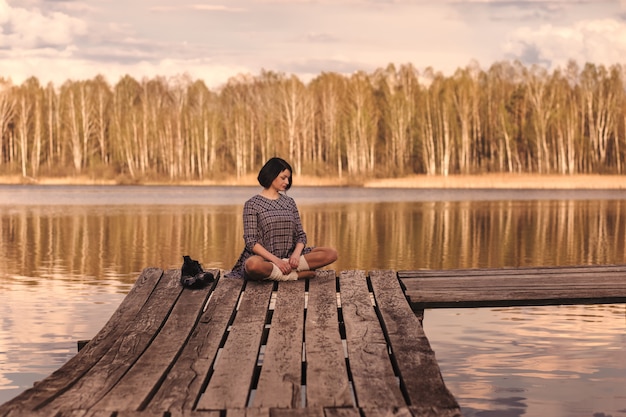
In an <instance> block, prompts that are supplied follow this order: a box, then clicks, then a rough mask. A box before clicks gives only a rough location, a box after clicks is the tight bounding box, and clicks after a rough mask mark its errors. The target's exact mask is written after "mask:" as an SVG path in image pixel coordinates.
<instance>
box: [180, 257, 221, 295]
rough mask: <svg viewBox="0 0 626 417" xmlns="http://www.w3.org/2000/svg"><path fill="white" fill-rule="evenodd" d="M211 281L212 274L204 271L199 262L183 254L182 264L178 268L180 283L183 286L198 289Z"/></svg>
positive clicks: (213, 279)
mask: <svg viewBox="0 0 626 417" xmlns="http://www.w3.org/2000/svg"><path fill="white" fill-rule="evenodd" d="M213 281H215V277H214V276H213V274H212V273H211V272H205V271H204V270H203V269H202V265H200V262H198V261H196V260H194V259H191V257H189V256H187V255H185V256H183V266H182V267H181V268H180V283H181V284H182V285H183V287H185V288H193V289H199V288H204V287H205V286H207V285H208V284H210V283H211V282H213Z"/></svg>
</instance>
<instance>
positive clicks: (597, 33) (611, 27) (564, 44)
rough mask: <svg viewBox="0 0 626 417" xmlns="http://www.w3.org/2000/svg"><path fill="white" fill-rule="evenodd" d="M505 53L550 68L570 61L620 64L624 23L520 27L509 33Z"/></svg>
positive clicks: (624, 42)
mask: <svg viewBox="0 0 626 417" xmlns="http://www.w3.org/2000/svg"><path fill="white" fill-rule="evenodd" d="M504 50H505V52H507V53H508V54H510V55H511V56H512V57H515V58H520V59H522V61H529V60H532V59H533V57H534V59H535V60H536V61H537V62H538V63H545V64H548V65H550V66H552V67H555V66H564V65H565V64H566V63H567V62H568V61H569V60H574V61H576V62H578V63H580V64H584V63H587V62H591V63H595V64H604V65H613V64H621V63H624V62H625V59H624V57H626V22H622V21H618V20H615V19H598V20H584V21H580V22H577V23H575V24H573V25H572V26H569V27H566V26H553V25H542V26H540V27H539V28H537V29H532V28H529V27H522V28H519V29H517V30H515V31H514V32H513V33H512V34H511V36H510V39H509V40H508V41H507V42H506V43H505V44H504ZM530 55H532V56H530Z"/></svg>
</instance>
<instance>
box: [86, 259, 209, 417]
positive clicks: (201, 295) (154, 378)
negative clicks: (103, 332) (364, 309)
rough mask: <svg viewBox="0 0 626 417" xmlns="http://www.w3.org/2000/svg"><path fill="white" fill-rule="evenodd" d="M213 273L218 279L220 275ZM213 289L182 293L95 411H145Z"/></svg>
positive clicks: (177, 272) (177, 273)
mask: <svg viewBox="0 0 626 417" xmlns="http://www.w3.org/2000/svg"><path fill="white" fill-rule="evenodd" d="M211 272H212V273H213V275H214V276H215V277H218V278H219V271H217V270H213V271H211ZM171 275H172V277H173V279H175V280H176V281H179V280H180V270H175V271H171ZM211 289H212V286H208V287H206V288H203V289H194V290H190V289H185V290H183V291H182V293H181V294H180V296H179V297H178V299H177V300H176V301H175V304H174V306H173V307H172V309H171V312H170V314H169V316H168V317H167V320H166V321H165V323H164V324H163V326H162V327H161V328H160V329H159V330H158V333H157V334H156V337H154V339H153V340H152V341H151V343H150V345H149V346H148V347H147V349H146V350H145V351H144V352H143V353H142V354H141V356H140V357H139V358H138V359H137V361H136V362H135V363H134V364H133V365H132V367H131V368H130V369H129V370H128V371H127V372H126V374H125V375H124V378H123V379H121V380H120V381H119V382H118V383H117V384H116V385H115V386H114V387H113V388H112V389H111V390H110V391H109V392H108V393H107V394H106V395H105V396H104V397H103V398H102V399H101V400H100V401H98V403H96V404H95V405H94V408H96V409H100V410H111V411H115V410H141V409H143V408H145V406H146V405H147V404H148V401H149V400H150V398H151V397H152V395H154V393H155V392H156V390H157V389H158V387H159V385H160V383H161V381H163V379H164V378H165V377H166V375H167V372H168V371H169V369H170V368H171V366H172V364H173V363H174V361H175V359H176V357H177V356H178V355H179V352H180V351H181V350H182V348H183V346H184V345H185V341H186V340H187V339H188V338H189V335H190V334H191V332H192V330H193V328H194V327H195V325H196V323H197V322H198V319H199V317H200V314H201V313H202V309H203V307H204V305H205V303H206V300H207V298H208V297H209V294H210V292H211Z"/></svg>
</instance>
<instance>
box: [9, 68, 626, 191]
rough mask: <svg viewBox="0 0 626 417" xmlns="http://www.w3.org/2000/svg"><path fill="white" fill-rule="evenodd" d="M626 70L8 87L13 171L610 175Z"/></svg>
mask: <svg viewBox="0 0 626 417" xmlns="http://www.w3.org/2000/svg"><path fill="white" fill-rule="evenodd" d="M625 79H626V66H619V65H618V66H612V67H610V68H606V67H604V66H599V65H594V64H586V65H585V66H584V67H583V68H580V67H579V66H578V65H577V64H575V63H573V62H571V63H569V64H568V65H567V67H566V68H559V69H556V70H554V71H552V72H549V71H548V70H546V69H544V68H542V67H539V66H531V67H525V66H524V65H522V64H520V63H519V62H498V63H495V64H494V65H492V66H491V67H490V68H489V69H488V70H486V71H485V70H482V69H480V68H479V67H478V66H476V65H470V66H467V67H465V68H462V69H458V70H457V71H456V72H455V73H454V74H453V75H452V76H449V77H448V76H444V75H442V74H441V73H439V72H435V71H433V70H432V69H427V70H425V71H422V72H420V71H418V70H416V69H415V68H414V67H413V66H412V65H402V66H400V67H396V66H394V65H389V66H387V67H386V68H384V69H378V70H376V71H374V72H373V73H365V72H355V73H353V74H351V75H341V74H337V73H333V72H328V73H326V72H324V73H321V74H320V75H318V76H317V77H315V78H314V79H312V80H311V81H310V82H308V83H304V82H303V81H301V80H300V79H298V78H297V77H296V76H294V75H286V74H282V73H276V72H271V71H263V72H261V73H260V74H258V75H256V76H254V75H238V76H236V77H233V78H231V79H230V80H229V81H228V82H227V83H226V84H224V85H223V86H222V87H220V88H219V89H216V90H212V89H210V88H208V87H207V86H206V85H205V83H204V82H203V81H202V80H192V79H191V78H190V77H188V76H180V77H176V78H165V77H156V78H153V79H142V80H136V79H133V78H132V77H130V76H128V75H127V76H124V77H122V78H120V79H119V81H118V82H117V83H116V84H114V85H110V84H109V83H108V82H107V81H106V79H105V77H104V76H102V75H99V76H96V77H95V78H93V79H90V80H84V81H72V80H68V81H66V82H65V83H64V84H63V85H61V86H55V85H53V84H51V83H50V84H48V85H46V86H42V85H41V84H40V82H39V81H38V80H37V79H36V78H30V79H28V80H26V81H25V82H24V83H22V84H21V85H13V84H12V83H11V82H10V81H8V80H5V79H3V78H0V175H22V176H23V177H25V178H38V177H41V176H63V177H68V176H69V177H72V176H88V177H92V178H102V179H117V180H120V181H136V182H141V181H145V180H166V181H181V180H202V179H209V180H210V179H220V178H222V177H224V176H229V177H240V176H242V175H246V174H249V173H256V172H257V171H258V169H259V168H260V166H261V165H262V163H263V162H264V161H265V160H266V159H268V158H269V157H271V156H274V155H279V156H281V157H283V158H285V159H287V160H289V161H290V162H291V163H292V166H293V167H294V171H295V172H294V174H307V175H316V176H334V177H340V178H348V179H350V178H354V179H358V178H367V177H369V178H375V177H396V176H403V175H408V174H426V175H451V174H477V173H540V174H541V173H560V174H577V173H601V174H605V173H606V174H609V173H610V174H622V173H624V170H625V166H626V89H625V87H626V84H625Z"/></svg>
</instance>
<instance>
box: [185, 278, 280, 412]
mask: <svg viewBox="0 0 626 417" xmlns="http://www.w3.org/2000/svg"><path fill="white" fill-rule="evenodd" d="M272 287H273V282H269V281H264V282H254V281H248V282H247V283H246V287H245V290H244V292H243V294H242V297H241V303H240V305H239V310H238V312H237V314H236V316H235V320H234V322H233V324H232V326H231V330H230V332H229V335H228V337H227V339H226V344H225V345H224V347H223V349H222V352H221V354H220V355H219V357H218V359H217V362H216V365H215V366H214V369H213V374H212V375H211V378H210V380H209V384H208V386H207V388H206V390H205V392H204V394H203V395H202V397H200V400H199V402H198V405H197V407H196V409H198V410H221V409H228V408H244V407H246V405H247V404H246V403H247V400H248V395H249V391H250V384H251V381H252V376H253V373H254V369H255V366H256V362H257V357H258V352H259V347H260V343H261V336H262V333H263V328H264V325H265V319H266V314H267V307H268V305H269V301H270V296H271V293H272Z"/></svg>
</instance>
